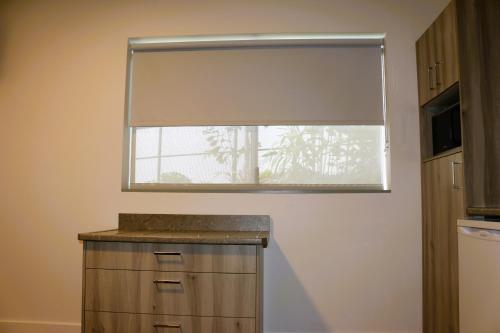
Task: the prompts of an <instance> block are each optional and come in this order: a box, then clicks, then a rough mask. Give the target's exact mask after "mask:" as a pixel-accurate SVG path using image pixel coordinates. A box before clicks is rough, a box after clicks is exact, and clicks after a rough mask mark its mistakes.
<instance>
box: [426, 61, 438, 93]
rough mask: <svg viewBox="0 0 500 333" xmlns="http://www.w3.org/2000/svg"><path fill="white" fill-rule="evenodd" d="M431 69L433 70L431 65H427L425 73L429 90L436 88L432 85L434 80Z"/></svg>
mask: <svg viewBox="0 0 500 333" xmlns="http://www.w3.org/2000/svg"><path fill="white" fill-rule="evenodd" d="M433 70H434V67H433V66H429V68H427V74H428V79H429V89H430V90H434V89H436V87H435V86H434V80H433V78H432V71H433Z"/></svg>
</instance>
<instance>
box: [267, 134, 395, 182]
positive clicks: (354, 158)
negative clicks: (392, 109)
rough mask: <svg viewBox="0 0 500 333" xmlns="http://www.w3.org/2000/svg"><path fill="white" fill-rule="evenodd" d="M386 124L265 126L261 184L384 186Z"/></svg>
mask: <svg viewBox="0 0 500 333" xmlns="http://www.w3.org/2000/svg"><path fill="white" fill-rule="evenodd" d="M384 143H385V142H384V134H383V126H266V127H265V126H261V127H259V181H260V183H262V184H332V185H335V184H339V185H346V184H353V185H359V184H381V183H382V172H383V171H382V162H383V160H382V158H384V156H383V144H384Z"/></svg>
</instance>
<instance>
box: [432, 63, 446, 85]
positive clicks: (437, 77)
mask: <svg viewBox="0 0 500 333" xmlns="http://www.w3.org/2000/svg"><path fill="white" fill-rule="evenodd" d="M443 63H444V62H442V61H438V62H436V63H435V64H434V68H435V69H436V70H435V75H436V86H440V85H441V81H440V80H439V66H440V65H442V64H443Z"/></svg>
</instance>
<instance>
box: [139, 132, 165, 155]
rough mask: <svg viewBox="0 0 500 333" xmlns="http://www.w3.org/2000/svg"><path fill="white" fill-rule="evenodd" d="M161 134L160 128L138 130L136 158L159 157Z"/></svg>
mask: <svg viewBox="0 0 500 333" xmlns="http://www.w3.org/2000/svg"><path fill="white" fill-rule="evenodd" d="M159 134H160V128H158V127H145V128H137V129H136V140H135V151H136V152H135V156H136V157H138V158H142V157H152V156H158V144H159V141H158V140H159V138H160V136H159Z"/></svg>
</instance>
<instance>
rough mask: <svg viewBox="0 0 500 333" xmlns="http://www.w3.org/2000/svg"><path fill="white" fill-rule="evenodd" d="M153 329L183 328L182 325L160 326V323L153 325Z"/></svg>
mask: <svg viewBox="0 0 500 333" xmlns="http://www.w3.org/2000/svg"><path fill="white" fill-rule="evenodd" d="M153 327H155V328H161V327H164V328H181V324H160V323H155V324H153Z"/></svg>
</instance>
